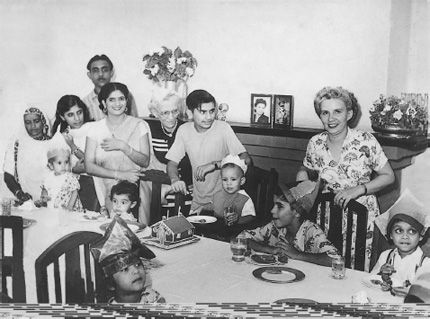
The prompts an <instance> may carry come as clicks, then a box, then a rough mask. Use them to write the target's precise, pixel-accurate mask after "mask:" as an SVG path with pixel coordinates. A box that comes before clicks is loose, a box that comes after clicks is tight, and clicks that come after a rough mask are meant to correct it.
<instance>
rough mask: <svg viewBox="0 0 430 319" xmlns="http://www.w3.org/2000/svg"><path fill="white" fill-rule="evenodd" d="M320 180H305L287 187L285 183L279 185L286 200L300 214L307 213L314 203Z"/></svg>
mask: <svg viewBox="0 0 430 319" xmlns="http://www.w3.org/2000/svg"><path fill="white" fill-rule="evenodd" d="M319 185H320V180H317V181H316V182H313V181H310V180H306V181H303V182H300V183H299V184H298V185H297V186H295V187H292V188H288V187H287V186H286V185H285V184H281V185H280V187H281V189H282V192H283V193H284V196H285V197H286V199H287V201H288V202H289V203H290V205H291V206H292V207H293V209H294V210H295V211H296V212H298V213H299V214H300V215H302V214H307V213H309V211H310V210H311V208H312V206H313V205H314V202H315V199H316V198H317V195H318V191H319Z"/></svg>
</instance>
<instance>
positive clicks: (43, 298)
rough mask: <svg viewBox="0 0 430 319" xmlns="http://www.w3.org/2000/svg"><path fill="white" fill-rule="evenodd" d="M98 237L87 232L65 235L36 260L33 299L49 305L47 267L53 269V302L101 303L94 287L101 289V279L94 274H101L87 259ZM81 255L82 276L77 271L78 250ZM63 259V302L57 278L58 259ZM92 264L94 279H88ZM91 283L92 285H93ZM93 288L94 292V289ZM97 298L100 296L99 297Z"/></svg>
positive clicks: (98, 235)
mask: <svg viewBox="0 0 430 319" xmlns="http://www.w3.org/2000/svg"><path fill="white" fill-rule="evenodd" d="M101 236H102V235H101V234H98V233H94V232H88V231H78V232H74V233H71V234H68V235H66V236H64V237H62V238H61V239H59V240H58V241H56V242H55V243H53V244H52V245H51V246H50V247H48V248H47V249H46V250H45V251H44V252H43V253H42V254H41V255H40V256H39V257H38V258H37V260H36V263H35V271H36V285H37V299H38V302H39V303H47V302H49V293H48V291H49V287H48V273H47V268H48V266H49V265H51V264H53V266H54V283H55V289H54V290H55V301H56V302H57V303H85V302H91V303H92V302H96V301H97V302H104V300H99V299H97V300H96V298H95V290H97V289H98V287H99V286H100V287H105V285H104V283H103V281H104V279H103V275H98V274H97V271H99V272H100V271H101V268H100V267H97V265H98V263H97V262H96V261H94V260H93V259H92V257H91V255H90V251H89V244H90V243H91V242H93V241H95V240H96V239H98V238H100V237H101ZM80 247H83V249H82V251H83V252H82V255H83V257H84V258H83V264H84V268H85V274H82V271H81V263H82V262H81V261H82V258H81V256H82V255H81V250H80ZM63 255H64V262H65V267H64V268H65V269H64V272H63V274H64V278H65V280H64V283H63V284H64V285H65V287H64V290H65V292H66V293H65V300H63V296H62V292H61V290H62V287H61V280H60V274H61V273H62V272H61V270H60V264H59V258H60V257H61V256H63ZM90 260H93V261H94V264H95V270H96V273H95V277H96V278H95V279H92V278H93V276H92V271H91V262H90ZM94 283H95V284H94ZM94 287H95V288H94ZM100 296H101V295H100Z"/></svg>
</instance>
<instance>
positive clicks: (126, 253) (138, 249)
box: [90, 216, 155, 277]
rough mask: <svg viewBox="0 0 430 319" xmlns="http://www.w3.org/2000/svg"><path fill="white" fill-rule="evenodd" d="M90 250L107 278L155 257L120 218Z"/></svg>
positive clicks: (115, 219)
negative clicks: (141, 259)
mask: <svg viewBox="0 0 430 319" xmlns="http://www.w3.org/2000/svg"><path fill="white" fill-rule="evenodd" d="M90 249H91V253H92V254H93V256H94V258H95V259H96V260H97V261H98V262H99V263H100V265H101V266H102V268H103V271H104V273H105V276H106V277H108V276H111V275H113V274H115V273H117V272H118V271H120V270H122V269H124V268H126V267H128V266H130V265H133V264H134V263H136V262H137V261H139V260H140V258H146V259H152V258H154V257H155V254H154V253H153V252H152V251H151V250H150V249H149V248H148V247H146V246H145V245H144V244H142V243H141V242H140V240H139V238H137V236H136V235H135V234H134V233H133V232H132V231H131V230H130V228H128V226H127V224H126V222H125V221H124V220H123V219H122V218H121V217H119V216H114V218H113V220H112V222H111V223H110V224H109V226H108V227H107V229H106V231H105V234H104V235H103V237H101V238H100V239H98V240H96V241H95V242H93V243H91V244H90Z"/></svg>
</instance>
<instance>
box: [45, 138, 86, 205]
mask: <svg viewBox="0 0 430 319" xmlns="http://www.w3.org/2000/svg"><path fill="white" fill-rule="evenodd" d="M48 168H49V169H50V170H51V172H50V173H49V174H48V176H47V177H46V178H45V180H44V181H43V184H42V194H41V201H42V203H46V204H47V206H48V207H50V208H61V207H63V208H65V209H68V210H74V211H82V210H83V209H82V204H81V201H80V200H79V196H78V190H79V182H78V179H77V178H76V176H75V175H74V174H73V173H71V172H70V151H69V150H68V149H64V148H61V147H60V146H54V147H53V148H51V149H50V150H49V151H48Z"/></svg>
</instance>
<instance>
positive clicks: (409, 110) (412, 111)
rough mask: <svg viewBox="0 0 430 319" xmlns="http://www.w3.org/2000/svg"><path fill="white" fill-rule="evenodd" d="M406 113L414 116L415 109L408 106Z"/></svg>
mask: <svg viewBox="0 0 430 319" xmlns="http://www.w3.org/2000/svg"><path fill="white" fill-rule="evenodd" d="M406 114H408V115H410V116H412V117H414V116H415V114H417V110H415V108H413V107H411V106H409V107H408V109H407V110H406Z"/></svg>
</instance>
